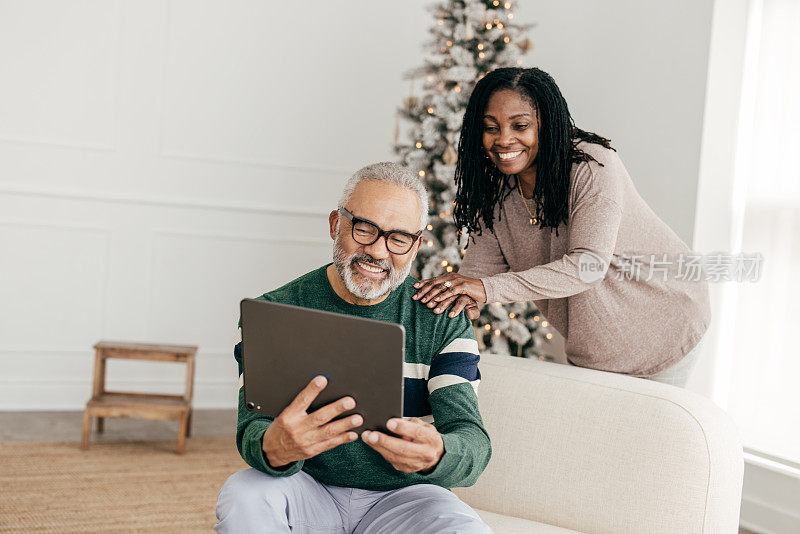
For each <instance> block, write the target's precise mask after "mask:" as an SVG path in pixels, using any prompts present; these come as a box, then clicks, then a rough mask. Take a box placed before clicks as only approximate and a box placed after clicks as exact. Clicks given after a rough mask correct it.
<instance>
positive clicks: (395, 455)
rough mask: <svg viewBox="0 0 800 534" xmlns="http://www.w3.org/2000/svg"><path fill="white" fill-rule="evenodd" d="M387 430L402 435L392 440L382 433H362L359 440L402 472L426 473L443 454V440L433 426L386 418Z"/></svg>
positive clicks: (419, 422)
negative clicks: (387, 419)
mask: <svg viewBox="0 0 800 534" xmlns="http://www.w3.org/2000/svg"><path fill="white" fill-rule="evenodd" d="M386 428H388V429H389V430H391V431H392V432H395V433H396V434H399V435H400V436H402V439H401V438H395V437H392V436H388V435H386V434H384V433H383V432H377V431H371V432H370V431H364V432H362V433H361V439H363V440H364V443H366V444H367V445H369V446H370V447H372V448H373V449H375V450H376V451H378V452H379V453H380V455H381V456H383V457H384V458H386V461H388V462H389V463H390V464H392V466H394V468H395V469H397V470H398V471H402V472H403V473H418V472H421V473H423V474H424V473H427V472H430V471H432V470H433V468H434V467H436V465H437V464H438V463H439V460H440V459H441V458H442V455H443V454H444V441H443V440H442V435H441V434H439V431H438V430H436V427H435V426H433V425H432V424H430V423H425V422H424V421H422V420H420V419H417V418H416V417H412V418H411V419H408V420H404V419H389V421H387V423H386Z"/></svg>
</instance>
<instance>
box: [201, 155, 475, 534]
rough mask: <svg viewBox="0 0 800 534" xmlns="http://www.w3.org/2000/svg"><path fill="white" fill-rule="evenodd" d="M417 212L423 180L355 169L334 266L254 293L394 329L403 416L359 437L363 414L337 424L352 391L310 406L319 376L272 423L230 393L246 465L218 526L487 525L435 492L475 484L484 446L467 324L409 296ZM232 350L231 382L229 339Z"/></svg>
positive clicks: (367, 528)
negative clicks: (400, 333) (399, 339)
mask: <svg viewBox="0 0 800 534" xmlns="http://www.w3.org/2000/svg"><path fill="white" fill-rule="evenodd" d="M427 212H428V197H427V192H426V191H425V187H424V186H423V185H422V183H421V182H420V181H419V179H418V178H417V177H416V176H415V175H414V174H413V173H412V172H410V171H409V170H408V169H406V168H405V167H402V166H400V165H397V164H395V163H377V164H374V165H369V166H367V167H365V168H363V169H361V170H359V171H358V172H356V173H355V174H354V175H353V177H352V178H350V180H349V181H348V183H347V185H346V186H345V189H344V192H343V194H342V198H341V201H340V202H339V209H337V210H335V211H332V212H331V214H330V217H329V222H330V235H331V238H332V239H333V241H334V245H333V263H332V264H329V265H326V266H323V267H321V268H319V269H316V270H314V271H312V272H310V273H308V274H305V275H303V276H301V277H300V278H297V279H296V280H294V281H292V282H289V283H288V284H286V285H285V286H283V287H280V288H278V289H276V290H274V291H271V292H269V293H266V294H264V295H263V296H262V297H260V298H262V299H265V300H271V301H275V302H282V303H285V304H292V305H296V306H304V307H307V308H316V309H320V310H326V311H332V312H337V313H343V314H350V315H355V316H358V317H367V318H370V319H377V320H381V321H389V322H393V323H399V324H402V325H404V326H405V329H406V354H405V364H404V366H403V369H404V377H405V378H404V380H405V395H404V406H403V416H404V417H403V418H402V419H390V420H389V421H387V423H386V427H387V428H388V429H390V430H391V431H392V432H394V433H396V434H397V435H399V436H401V437H400V438H398V437H394V436H390V435H388V434H385V433H382V432H378V431H364V432H362V433H361V436H360V439H359V436H358V434H357V433H356V432H354V431H353V429H354V428H356V427H358V426H359V425H361V423H362V420H361V416H359V415H352V416H350V417H345V418H340V419H336V418H337V416H339V415H341V414H342V413H344V412H346V411H349V410H352V409H354V408H356V406H355V401H354V399H353V398H351V397H345V398H343V399H339V400H338V401H336V402H333V403H331V404H328V405H327V406H323V407H322V408H319V409H317V410H316V411H313V412H312V413H308V412H307V409H308V407H309V406H310V405H311V403H312V402H313V400H314V399H315V398H316V396H317V395H318V394H319V392H320V391H322V390H323V389H324V388H325V386H326V380H325V378H324V377H322V376H318V377H315V378H314V379H313V380H312V381H311V382H310V383H309V384H308V386H307V387H306V388H305V389H304V390H303V391H301V392H300V393H299V394H298V396H297V397H296V398H295V399H294V401H293V402H292V403H291V404H290V405H289V406H287V407H286V408H285V409H284V410H283V411H282V412H281V413H280V414H277V416H276V417H266V416H263V415H259V414H255V413H251V412H249V411H248V410H247V409H245V407H244V388H242V387H240V388H239V421H238V424H237V432H236V444H237V446H238V448H239V453H240V454H241V455H242V458H244V460H245V462H247V463H248V464H249V465H250V466H252V467H253V469H247V470H244V471H240V472H238V473H235V474H234V475H232V476H230V477H229V478H228V480H227V481H226V482H225V484H224V486H223V487H222V490H221V491H220V493H219V499H218V502H217V509H216V513H217V519H218V520H219V522H218V523H217V524H216V525H215V527H214V528H215V530H216V531H217V532H235V533H249V532H289V531H291V532H319V533H323V532H324V533H333V532H337V533H339V532H357V533H377V532H381V533H395V532H403V531H408V532H415V533H418V532H431V533H433V532H436V533H442V532H459V533H465V532H466V533H472V532H491V530H490V529H489V527H488V526H486V524H484V523H483V522H482V521H481V520H480V518H479V517H478V516H477V514H476V513H475V512H474V511H473V510H472V509H471V508H470V507H469V506H468V505H466V504H465V503H464V502H462V501H461V500H459V499H458V497H456V496H455V495H454V494H453V493H452V492H450V491H449V490H448V489H447V488H451V487H455V486H469V485H472V484H474V483H475V481H476V480H477V478H478V476H479V475H480V474H481V472H483V470H484V468H485V467H486V464H487V463H488V462H489V457H490V456H491V448H490V443H489V436H488V435H487V433H486V430H485V429H484V427H483V422H482V421H481V416H480V413H479V411H478V399H477V396H476V394H475V390H476V388H477V385H478V382H479V381H480V373H479V372H478V359H479V355H478V346H477V343H476V341H475V336H474V332H473V330H472V326H471V324H470V322H469V320H468V319H467V318H466V316H464V315H463V314H462V315H461V316H460V317H457V318H456V319H452V320H451V319H448V318H447V317H444V316H442V315H436V314H433V313H430V310H428V309H427V308H426V307H425V305H424V304H422V303H420V302H418V301H414V300H412V299H411V295H413V294H414V293H415V292H416V290H415V289H414V283H415V280H414V279H413V278H411V277H409V276H408V273H409V271H410V270H411V264H412V261H413V260H414V257H415V256H416V254H417V251H418V250H419V247H420V243H421V235H422V232H421V229H422V228H423V227H424V226H425V223H426V217H427ZM310 334H311V335H313V332H312V333H310ZM234 354H235V357H236V359H237V361H238V362H239V373H240V376H241V343H239V344H237V345H236V348H235V350H234ZM240 386H241V378H240Z"/></svg>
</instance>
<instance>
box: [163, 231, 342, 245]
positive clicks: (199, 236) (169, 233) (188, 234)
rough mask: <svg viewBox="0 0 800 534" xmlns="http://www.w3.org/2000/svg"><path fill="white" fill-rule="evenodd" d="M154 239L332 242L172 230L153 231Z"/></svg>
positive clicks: (322, 243) (294, 242)
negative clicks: (163, 237) (165, 237)
mask: <svg viewBox="0 0 800 534" xmlns="http://www.w3.org/2000/svg"><path fill="white" fill-rule="evenodd" d="M153 236H154V237H161V236H167V237H189V238H196V239H218V240H220V241H255V242H258V243H289V244H293V245H307V246H325V247H330V246H331V245H332V243H333V241H332V240H331V239H330V238H328V239H323V238H313V237H291V236H274V235H266V236H253V235H232V234H212V233H206V232H187V231H183V230H172V229H154V230H153Z"/></svg>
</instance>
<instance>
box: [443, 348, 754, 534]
mask: <svg viewBox="0 0 800 534" xmlns="http://www.w3.org/2000/svg"><path fill="white" fill-rule="evenodd" d="M480 366H481V375H482V380H481V385H480V388H479V390H478V397H479V401H480V408H481V414H482V416H483V419H484V422H485V425H486V429H487V431H488V432H489V435H490V436H491V438H492V459H491V461H490V462H489V466H488V467H487V468H486V471H485V472H484V473H483V474H482V475H481V477H480V478H479V479H478V481H477V483H476V484H475V485H474V486H472V487H469V488H454V489H453V491H454V492H455V493H456V494H457V495H458V496H459V497H460V498H461V499H462V500H464V501H465V502H466V503H467V504H469V505H470V506H472V507H473V508H476V509H481V510H486V511H489V512H493V513H495V514H500V515H506V516H513V517H518V518H523V519H527V520H530V521H538V522H540V523H542V524H548V525H559V526H561V527H562V528H570V529H573V530H575V531H578V532H593V533H594V532H598V533H599V532H603V533H614V534H618V533H639V532H647V533H648V534H675V533H676V532H680V533H687V534H688V533H712V532H736V530H737V527H738V522H739V505H740V501H741V489H742V474H743V456H742V446H741V442H740V441H739V437H738V432H737V431H736V428H735V426H734V425H733V423H732V421H731V420H730V418H729V417H728V416H727V415H726V414H725V413H724V412H723V411H722V410H720V409H719V408H718V407H717V406H715V405H714V404H713V403H712V402H711V401H710V400H708V399H707V398H704V397H701V396H699V395H697V394H694V393H692V392H690V391H686V390H684V389H681V388H677V387H674V386H669V385H667V384H661V383H659V382H654V381H651V380H642V379H640V378H632V377H629V376H623V375H618V374H613V373H605V372H601V371H594V370H590V369H583V368H580V367H573V366H568V365H561V364H556V363H549V362H542V361H539V360H528V359H524V358H512V357H508V356H505V357H504V356H491V355H483V356H482V357H481V364H480Z"/></svg>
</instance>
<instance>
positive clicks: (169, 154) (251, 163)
mask: <svg viewBox="0 0 800 534" xmlns="http://www.w3.org/2000/svg"><path fill="white" fill-rule="evenodd" d="M158 155H159V156H161V157H163V158H170V159H183V160H190V161H202V162H205V163H213V164H217V165H236V166H240V167H256V168H259V169H276V170H283V171H295V172H313V173H317V174H327V175H330V176H339V177H344V176H350V175H351V174H353V171H354V169H344V168H341V169H339V168H334V167H326V166H324V165H303V164H301V163H294V162H290V161H274V160H268V159H259V158H252V159H251V158H233V157H226V156H204V155H200V154H191V153H189V152H181V151H178V150H164V149H163V148H162V149H160V150H159V153H158Z"/></svg>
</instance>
